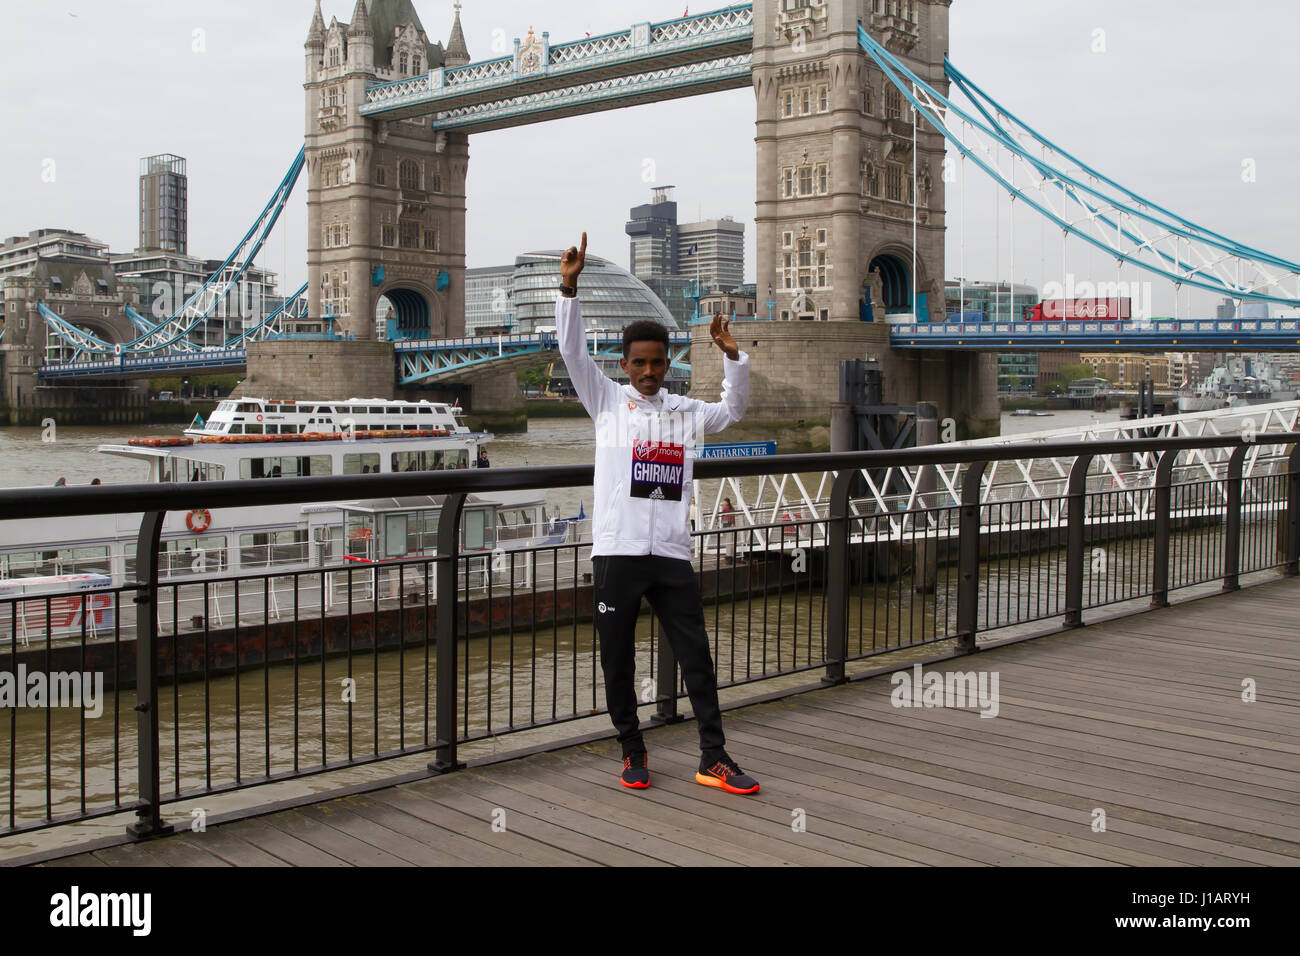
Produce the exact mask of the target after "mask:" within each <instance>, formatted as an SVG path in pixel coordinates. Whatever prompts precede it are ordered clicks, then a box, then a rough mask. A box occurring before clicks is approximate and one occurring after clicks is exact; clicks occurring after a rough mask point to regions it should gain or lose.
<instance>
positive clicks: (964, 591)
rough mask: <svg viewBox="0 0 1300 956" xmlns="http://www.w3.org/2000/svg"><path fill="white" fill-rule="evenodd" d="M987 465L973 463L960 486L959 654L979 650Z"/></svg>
mask: <svg viewBox="0 0 1300 956" xmlns="http://www.w3.org/2000/svg"><path fill="white" fill-rule="evenodd" d="M988 465H989V463H988V462H987V461H973V462H971V463H970V465H969V466H968V467H967V469H966V475H965V477H964V478H962V483H961V512H960V514H959V517H958V523H957V653H959V654H970V653H973V652H974V651H975V650H976V649H977V648H976V646H975V634H976V631H977V630H978V628H979V605H980V483H981V481H982V480H983V478H984V469H986V468H987V467H988Z"/></svg>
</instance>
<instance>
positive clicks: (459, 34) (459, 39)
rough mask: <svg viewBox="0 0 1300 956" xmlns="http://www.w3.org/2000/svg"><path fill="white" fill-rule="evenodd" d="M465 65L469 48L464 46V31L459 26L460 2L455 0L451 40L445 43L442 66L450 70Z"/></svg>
mask: <svg viewBox="0 0 1300 956" xmlns="http://www.w3.org/2000/svg"><path fill="white" fill-rule="evenodd" d="M467 63H469V47H468V46H466V45H465V31H464V30H463V29H461V26H460V0H456V21H455V22H454V23H453V24H452V25H451V39H449V40H448V41H447V52H446V53H445V54H444V56H443V65H444V66H446V67H447V68H448V69H451V68H452V67H457V66H465V65H466V64H467Z"/></svg>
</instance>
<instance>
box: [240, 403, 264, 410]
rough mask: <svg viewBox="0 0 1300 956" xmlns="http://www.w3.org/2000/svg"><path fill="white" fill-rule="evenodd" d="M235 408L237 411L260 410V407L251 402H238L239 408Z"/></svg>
mask: <svg viewBox="0 0 1300 956" xmlns="http://www.w3.org/2000/svg"><path fill="white" fill-rule="evenodd" d="M237 410H238V411H241V412H260V411H261V409H260V408H259V407H258V406H257V405H256V404H254V403H253V402H240V404H239V408H238V409H237Z"/></svg>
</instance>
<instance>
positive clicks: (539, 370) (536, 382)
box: [517, 365, 551, 390]
mask: <svg viewBox="0 0 1300 956" xmlns="http://www.w3.org/2000/svg"><path fill="white" fill-rule="evenodd" d="M517 378H518V380H519V386H520V388H535V389H539V390H540V389H542V388H545V387H546V383H547V382H549V381H550V380H551V376H550V373H549V369H548V368H547V367H546V366H545V365H534V366H533V367H532V368H526V369H524V370H523V371H522V372H520V373H519V374H518V376H517Z"/></svg>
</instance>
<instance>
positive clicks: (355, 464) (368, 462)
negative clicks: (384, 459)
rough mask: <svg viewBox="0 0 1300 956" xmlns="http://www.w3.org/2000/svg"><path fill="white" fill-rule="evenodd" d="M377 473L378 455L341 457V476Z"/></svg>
mask: <svg viewBox="0 0 1300 956" xmlns="http://www.w3.org/2000/svg"><path fill="white" fill-rule="evenodd" d="M378 473H379V455H378V454H373V455H365V454H356V455H344V456H343V474H345V475H372V474H378Z"/></svg>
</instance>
